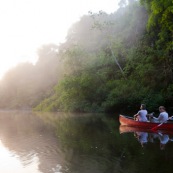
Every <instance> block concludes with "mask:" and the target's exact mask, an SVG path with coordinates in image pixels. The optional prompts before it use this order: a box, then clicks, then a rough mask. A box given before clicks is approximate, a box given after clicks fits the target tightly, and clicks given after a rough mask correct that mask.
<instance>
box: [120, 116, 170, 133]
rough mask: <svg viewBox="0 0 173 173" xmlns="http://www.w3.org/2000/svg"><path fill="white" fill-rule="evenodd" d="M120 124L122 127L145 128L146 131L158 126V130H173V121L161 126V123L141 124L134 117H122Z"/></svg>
mask: <svg viewBox="0 0 173 173" xmlns="http://www.w3.org/2000/svg"><path fill="white" fill-rule="evenodd" d="M119 122H120V124H121V125H126V126H134V127H140V128H145V129H152V128H154V127H156V126H157V129H158V130H173V121H168V122H166V123H163V124H161V125H160V123H151V122H139V121H135V120H134V119H133V117H129V116H125V115H120V116H119ZM158 125H160V126H158Z"/></svg>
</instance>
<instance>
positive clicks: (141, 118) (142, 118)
mask: <svg viewBox="0 0 173 173" xmlns="http://www.w3.org/2000/svg"><path fill="white" fill-rule="evenodd" d="M147 114H148V112H147V110H140V111H139V112H138V115H139V116H138V119H139V121H144V122H145V121H148V119H147Z"/></svg>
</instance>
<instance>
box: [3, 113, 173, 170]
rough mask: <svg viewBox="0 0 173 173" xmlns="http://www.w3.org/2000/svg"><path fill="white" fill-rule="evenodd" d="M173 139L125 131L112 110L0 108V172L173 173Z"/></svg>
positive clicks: (169, 135)
mask: <svg viewBox="0 0 173 173" xmlns="http://www.w3.org/2000/svg"><path fill="white" fill-rule="evenodd" d="M120 129H121V130H120ZM142 135H143V136H142ZM165 135H167V136H165ZM160 138H164V140H165V141H166V140H167V141H166V142H165V144H164V145H161V140H160ZM141 139H143V142H141ZM172 139H173V137H172V135H171V134H160V133H158V134H148V133H145V132H144V133H143V132H133V131H132V132H128V133H126V132H125V131H123V129H122V128H120V125H119V122H118V114H116V113H115V114H114V115H106V114H83V113H80V114H79V113H41V112H40V113H39V112H30V111H0V173H146V172H148V173H156V172H157V173H163V172H164V173H169V172H170V173H172V163H173V142H172V141H173V140H172ZM145 140H146V141H145Z"/></svg>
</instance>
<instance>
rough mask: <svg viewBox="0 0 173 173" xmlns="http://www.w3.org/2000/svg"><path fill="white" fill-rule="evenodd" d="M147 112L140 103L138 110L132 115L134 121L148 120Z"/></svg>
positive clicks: (144, 106)
mask: <svg viewBox="0 0 173 173" xmlns="http://www.w3.org/2000/svg"><path fill="white" fill-rule="evenodd" d="M147 114H148V111H147V110H146V105H145V104H141V106H140V110H139V111H138V113H137V114H135V115H134V119H135V120H136V121H141V122H146V121H148V119H147Z"/></svg>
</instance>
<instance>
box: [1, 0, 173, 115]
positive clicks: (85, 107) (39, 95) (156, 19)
mask: <svg viewBox="0 0 173 173" xmlns="http://www.w3.org/2000/svg"><path fill="white" fill-rule="evenodd" d="M172 19H173V1H172V0H140V1H138V0H121V1H120V3H119V8H118V10H116V11H115V12H114V13H111V14H107V13H105V12H104V11H99V13H93V12H91V11H90V12H89V13H88V15H84V16H82V17H81V19H80V20H79V21H78V22H76V23H75V24H73V25H72V26H71V28H70V29H69V31H68V34H67V37H66V41H65V42H64V43H61V44H59V45H55V44H49V45H42V47H40V49H39V50H38V56H39V59H38V61H37V63H36V64H35V65H33V64H30V63H21V64H19V65H17V66H16V67H14V68H12V69H10V70H9V71H8V72H7V73H6V74H5V76H4V77H3V79H2V80H1V81H0V108H1V109H32V110H34V111H63V112H66V111H68V112H107V113H108V112H114V111H116V110H136V109H139V106H140V104H141V103H145V104H146V105H147V109H148V110H149V111H154V110H157V109H158V107H159V106H160V105H164V106H165V107H166V108H167V110H168V111H173V104H172V103H173V20H172Z"/></svg>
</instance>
